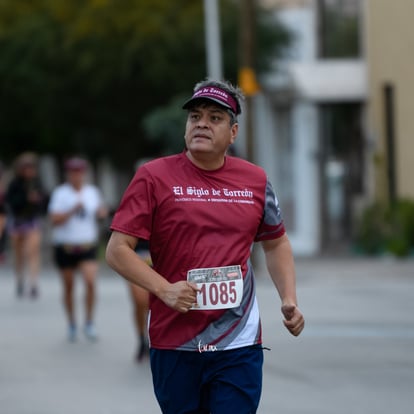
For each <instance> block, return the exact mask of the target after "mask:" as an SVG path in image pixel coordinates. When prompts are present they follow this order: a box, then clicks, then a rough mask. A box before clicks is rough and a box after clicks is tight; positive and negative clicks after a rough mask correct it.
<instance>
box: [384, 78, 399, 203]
mask: <svg viewBox="0 0 414 414" xmlns="http://www.w3.org/2000/svg"><path fill="white" fill-rule="evenodd" d="M383 94H384V112H385V117H384V121H385V140H386V148H387V158H388V159H387V161H388V162H387V177H388V199H389V202H390V204H391V205H392V204H394V203H395V200H396V199H397V174H396V162H395V135H396V132H395V120H394V116H395V115H394V112H395V103H394V85H392V84H391V83H386V84H385V85H384V87H383Z"/></svg>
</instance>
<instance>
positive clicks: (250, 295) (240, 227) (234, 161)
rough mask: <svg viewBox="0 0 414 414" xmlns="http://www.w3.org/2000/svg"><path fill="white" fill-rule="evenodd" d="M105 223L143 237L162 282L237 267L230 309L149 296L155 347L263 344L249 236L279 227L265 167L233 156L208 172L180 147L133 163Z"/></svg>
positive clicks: (265, 236) (257, 237)
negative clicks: (188, 307) (238, 294)
mask: <svg viewBox="0 0 414 414" xmlns="http://www.w3.org/2000/svg"><path fill="white" fill-rule="evenodd" d="M111 229H112V230H115V231H119V232H121V233H125V234H128V235H131V236H134V237H137V238H142V239H148V240H149V242H150V251H151V257H152V261H153V266H154V269H155V270H156V271H157V272H158V273H160V274H161V275H163V276H164V277H165V278H166V279H167V280H168V281H170V282H176V281H179V280H186V279H187V272H188V271H189V270H191V269H199V268H210V267H212V268H213V267H222V266H231V265H240V266H241V271H242V275H243V280H244V285H243V297H242V302H241V304H240V306H238V307H236V308H232V309H219V310H195V311H190V312H188V313H185V314H182V313H179V312H176V311H174V310H172V309H171V308H169V307H167V306H166V305H165V304H164V303H163V302H162V301H160V300H159V299H158V298H156V297H154V296H151V298H150V326H149V334H150V341H151V346H152V347H154V348H158V349H181V350H200V346H201V347H203V346H204V347H210V349H232V348H238V347H241V346H248V345H252V344H256V343H261V328H260V318H259V312H258V307H257V301H256V295H255V287H254V277H253V276H254V275H253V270H252V268H251V265H250V261H249V257H250V250H251V246H252V243H253V242H254V241H262V240H270V239H276V238H278V237H281V236H282V235H283V234H284V233H285V228H284V226H283V221H282V218H281V214H280V209H279V205H278V202H277V198H276V197H275V194H274V192H273V190H272V187H271V185H270V183H269V182H268V180H267V177H266V174H265V172H264V170H263V169H262V168H260V167H258V166H256V165H254V164H251V163H249V162H247V161H245V160H242V159H240V158H236V157H229V156H227V157H226V158H225V163H224V165H223V167H221V168H219V169H218V170H214V171H206V170H202V169H200V168H198V167H196V166H195V165H194V164H193V163H192V162H191V161H190V160H189V159H188V157H187V156H186V154H185V152H183V153H181V154H178V155H173V156H169V157H164V158H159V159H156V160H153V161H150V162H148V163H146V164H144V165H143V166H142V167H141V168H139V169H138V171H137V172H136V174H135V176H134V178H133V179H132V181H131V183H130V184H129V186H128V188H127V190H126V191H125V194H124V196H123V198H122V200H121V203H120V206H119V208H118V210H117V212H116V214H115V216H114V219H113V222H112V225H111Z"/></svg>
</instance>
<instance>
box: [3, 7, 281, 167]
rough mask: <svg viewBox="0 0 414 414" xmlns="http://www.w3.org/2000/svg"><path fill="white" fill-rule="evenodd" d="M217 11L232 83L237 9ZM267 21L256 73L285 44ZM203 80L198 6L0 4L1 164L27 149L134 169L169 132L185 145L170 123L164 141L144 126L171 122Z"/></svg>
mask: <svg viewBox="0 0 414 414" xmlns="http://www.w3.org/2000/svg"><path fill="white" fill-rule="evenodd" d="M220 7H221V10H220V14H221V26H222V37H223V54H224V58H223V61H224V67H225V75H226V77H227V78H229V79H231V80H233V81H236V80H237V72H238V64H237V62H238V56H237V50H238V34H237V32H238V2H237V1H234V0H221V1H220ZM262 17H263V13H262ZM262 17H260V18H259V23H258V34H259V33H260V36H258V38H259V39H262V40H261V41H262V42H263V43H262V44H259V47H258V56H259V58H258V60H257V61H258V67H257V68H258V69H260V70H264V69H266V65H267V64H268V60H269V56H270V55H271V53H273V52H275V51H277V49H278V46H279V45H280V44H281V43H283V42H285V41H286V39H287V35H286V32H285V31H284V30H283V29H281V28H280V26H278V25H277V24H275V23H274V22H273V23H272V24H270V22H267V21H266V22H265V21H264V20H263V19H262ZM203 78H205V50H204V16H203V3H202V1H194V0H175V1H170V0H140V1H136V0H122V1H120V0H71V1H68V0H1V1H0V88H1V89H0V134H1V135H0V137H1V142H2V150H1V156H2V158H6V159H7V158H12V157H14V156H15V155H16V153H18V152H21V151H23V150H28V149H31V150H36V151H39V152H51V153H54V154H56V155H58V156H64V155H65V154H67V153H70V152H80V153H84V154H86V155H87V156H89V157H90V158H91V159H95V158H98V157H100V156H101V155H107V154H110V155H111V158H112V160H113V161H115V162H116V163H117V164H118V165H120V166H124V168H128V169H129V168H130V167H131V165H132V164H133V162H134V160H135V159H136V158H140V157H144V156H151V155H152V154H154V153H158V152H159V151H160V145H164V144H165V143H167V144H169V143H170V142H171V140H170V137H169V135H170V134H171V133H173V132H174V133H175V134H178V133H179V136H180V137H182V133H183V131H179V132H178V131H177V130H175V131H173V130H170V129H168V127H169V125H170V121H169V120H165V122H166V128H167V129H166V131H165V134H166V135H167V137H166V138H160V136H161V132H160V131H159V128H157V129H156V131H155V132H154V128H151V127H148V122H149V123H151V122H150V121H148V122H146V123H145V124H144V123H143V120H144V119H146V118H147V117H148V116H149V117H150V118H151V117H152V115H150V114H151V113H152V112H153V111H156V112H155V115H154V117H157V116H164V115H165V116H169V115H170V113H172V112H171V111H167V112H168V113H166V112H165V111H164V112H163V110H162V109H161V110H160V109H159V108H165V106H166V105H167V104H168V103H170V102H174V97H177V96H180V95H181V94H182V93H183V92H185V93H186V94H188V93H189V92H191V89H192V87H193V85H194V84H195V83H196V82H197V81H199V80H201V79H203ZM176 102H177V101H175V104H176ZM179 108H180V105H179ZM157 113H158V115H157ZM174 117H175V115H173V118H174ZM159 125H160V126H162V125H163V122H161V123H159ZM174 125H177V124H176V123H174ZM153 133H154V135H153ZM167 150H168V148H167Z"/></svg>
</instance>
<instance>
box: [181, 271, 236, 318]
mask: <svg viewBox="0 0 414 414" xmlns="http://www.w3.org/2000/svg"><path fill="white" fill-rule="evenodd" d="M187 280H188V281H189V282H193V283H195V284H197V286H198V288H199V289H200V291H199V292H198V293H197V305H194V306H193V307H192V308H191V309H193V310H209V309H230V308H235V307H237V306H239V305H240V302H241V300H242V296H243V277H242V272H241V268H240V266H239V265H236V266H225V267H208V268H204V269H192V270H189V271H188V272H187Z"/></svg>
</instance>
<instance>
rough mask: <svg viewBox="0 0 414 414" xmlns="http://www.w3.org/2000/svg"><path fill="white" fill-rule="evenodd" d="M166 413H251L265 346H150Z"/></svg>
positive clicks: (257, 397) (255, 404) (258, 392)
mask: <svg viewBox="0 0 414 414" xmlns="http://www.w3.org/2000/svg"><path fill="white" fill-rule="evenodd" d="M150 355H151V370H152V376H153V385H154V391H155V396H156V398H157V400H158V404H159V405H160V407H161V410H162V413H163V414H210V413H211V414H229V413H237V414H252V413H256V410H257V407H258V405H259V401H260V396H261V393H262V372H263V348H262V346H261V345H254V346H249V347H245V348H239V349H234V350H229V351H216V352H205V353H198V352H189V351H174V350H171V351H170V350H159V349H151V352H150Z"/></svg>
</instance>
